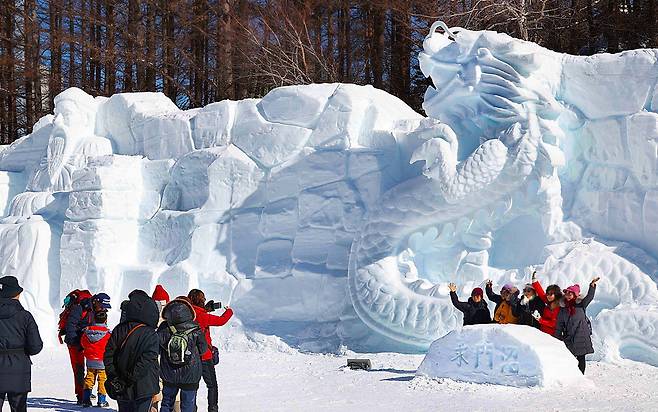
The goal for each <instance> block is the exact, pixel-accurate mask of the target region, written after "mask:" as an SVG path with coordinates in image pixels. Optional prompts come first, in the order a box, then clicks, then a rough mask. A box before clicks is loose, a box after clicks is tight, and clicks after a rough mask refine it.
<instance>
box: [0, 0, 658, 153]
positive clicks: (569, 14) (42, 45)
mask: <svg viewBox="0 0 658 412" xmlns="http://www.w3.org/2000/svg"><path fill="white" fill-rule="evenodd" d="M436 20H443V21H445V22H446V23H447V24H448V26H451V27H452V26H459V27H464V28H468V29H471V30H484V29H487V30H496V31H499V32H506V33H508V34H510V35H512V36H514V37H517V38H520V39H524V40H530V41H533V42H536V43H538V44H540V45H542V46H544V47H547V48H549V49H552V50H555V51H559V52H566V53H570V54H579V55H589V54H594V53H601V52H609V53H615V52H619V51H622V50H628V49H635V48H645V47H658V35H657V31H656V29H657V27H656V26H657V24H658V22H657V21H656V20H657V13H656V1H654V0H632V1H631V0H605V1H593V0H572V1H564V0H550V1H549V0H475V1H472V0H457V1H454V0H453V1H435V0H425V1H412V0H372V1H356V0H49V1H48V0H0V144H7V143H10V142H12V141H14V140H16V139H17V138H19V137H20V136H23V135H25V134H27V133H29V132H30V131H31V127H32V125H33V124H34V123H35V122H36V121H37V120H38V119H39V118H40V117H41V116H43V115H45V114H47V113H51V112H52V110H53V97H54V96H56V95H57V94H58V93H59V92H61V91H62V90H64V89H66V88H67V87H71V86H77V87H80V88H82V89H83V90H85V91H87V92H88V93H90V94H92V95H105V96H109V95H111V94H113V93H118V92H133V91H160V92H163V93H164V94H166V95H167V96H168V97H169V98H171V100H172V101H174V102H175V103H176V104H177V105H178V106H179V107H180V108H181V109H188V108H193V107H200V106H203V105H206V104H208V103H211V102H215V101H220V100H223V99H242V98H246V97H260V96H263V95H264V94H266V93H267V92H268V91H269V90H271V89H272V88H275V87H278V86H284V85H291V84H307V83H323V82H347V83H356V84H372V85H373V86H375V87H378V88H381V89H384V90H386V91H388V92H390V93H392V94H394V95H395V96H397V97H399V98H401V99H402V100H404V101H405V102H406V103H407V104H409V105H411V107H413V108H414V109H416V110H418V111H420V110H421V104H422V101H423V94H424V92H425V89H426V88H427V86H428V84H429V81H428V80H427V79H425V78H424V76H423V75H422V73H421V72H420V69H419V67H418V59H417V55H418V52H419V49H420V48H421V47H422V40H423V38H424V37H425V35H426V34H427V32H428V30H429V27H430V26H431V24H432V23H433V22H434V21H436Z"/></svg>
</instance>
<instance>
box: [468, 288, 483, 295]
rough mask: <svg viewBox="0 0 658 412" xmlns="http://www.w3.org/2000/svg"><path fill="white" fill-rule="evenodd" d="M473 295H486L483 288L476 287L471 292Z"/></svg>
mask: <svg viewBox="0 0 658 412" xmlns="http://www.w3.org/2000/svg"><path fill="white" fill-rule="evenodd" d="M471 296H472V297H473V296H480V297H482V296H484V292H483V291H482V288H475V289H473V291H472V292H471Z"/></svg>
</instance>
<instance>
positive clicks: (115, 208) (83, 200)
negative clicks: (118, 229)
mask: <svg viewBox="0 0 658 412" xmlns="http://www.w3.org/2000/svg"><path fill="white" fill-rule="evenodd" d="M159 207H160V194H159V193H157V192H152V191H146V192H142V193H141V194H135V193H133V194H132V195H131V196H127V195H126V192H123V191H113V190H102V191H101V190H84V191H80V192H71V194H70V196H69V207H68V209H67V210H66V217H68V218H69V219H71V220H73V221H82V220H87V219H117V220H146V219H149V218H151V217H152V216H153V215H154V214H155V213H156V212H157V211H158V209H159Z"/></svg>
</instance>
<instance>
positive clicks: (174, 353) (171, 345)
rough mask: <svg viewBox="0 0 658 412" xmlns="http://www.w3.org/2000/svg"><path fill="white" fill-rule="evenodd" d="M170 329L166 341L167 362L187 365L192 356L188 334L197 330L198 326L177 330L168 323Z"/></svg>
mask: <svg viewBox="0 0 658 412" xmlns="http://www.w3.org/2000/svg"><path fill="white" fill-rule="evenodd" d="M168 327H169V330H170V331H171V337H170V338H169V342H168V343H167V358H168V359H169V363H171V364H172V365H175V366H183V365H187V364H188V363H189V362H190V359H191V358H192V348H191V347H190V335H192V333H193V332H195V331H196V330H198V329H199V328H198V327H193V328H189V329H187V330H178V329H176V327H175V326H173V325H168Z"/></svg>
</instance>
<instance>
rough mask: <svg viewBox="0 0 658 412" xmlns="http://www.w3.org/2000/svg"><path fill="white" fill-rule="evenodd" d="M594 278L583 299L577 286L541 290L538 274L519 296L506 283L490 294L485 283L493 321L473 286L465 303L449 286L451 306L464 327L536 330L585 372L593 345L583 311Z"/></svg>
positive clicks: (591, 295)
mask: <svg viewBox="0 0 658 412" xmlns="http://www.w3.org/2000/svg"><path fill="white" fill-rule="evenodd" d="M598 281H599V278H598V277H597V278H594V279H592V281H591V282H590V284H589V289H588V291H587V294H586V295H585V296H581V294H580V285H578V284H576V285H572V286H569V287H568V288H566V289H564V290H562V289H561V288H560V287H559V286H558V285H550V286H549V287H547V288H546V291H544V288H543V287H542V285H541V283H540V282H539V281H538V280H537V272H533V274H532V283H528V284H526V285H525V287H524V288H523V293H522V294H521V293H520V291H519V290H518V288H516V287H515V286H514V285H512V284H505V285H503V287H502V288H501V290H500V294H497V293H495V292H494V291H493V287H492V285H493V283H492V282H491V280H489V281H487V284H486V287H485V290H486V294H487V297H488V298H489V300H490V301H492V302H494V303H495V304H496V307H495V309H494V313H493V318H492V317H491V313H490V312H489V306H488V305H487V302H486V301H485V300H484V292H483V291H482V288H479V287H476V288H474V289H473V291H472V292H471V297H470V298H469V299H468V301H467V302H462V301H460V300H459V297H458V296H457V286H456V285H455V284H454V283H450V284H449V285H448V287H449V289H450V299H451V300H452V304H453V305H454V306H455V308H457V309H458V310H459V311H460V312H462V313H463V315H464V326H467V325H479V324H487V323H499V324H519V325H527V326H531V327H535V328H538V329H539V330H541V331H542V332H545V333H547V334H549V335H551V336H554V337H555V338H557V339H559V340H561V341H563V342H564V343H565V345H566V347H567V348H568V349H569V351H570V352H571V353H572V354H573V355H574V356H575V357H576V359H577V360H578V368H579V369H580V371H581V372H582V373H583V374H584V373H585V355H587V354H590V353H594V348H593V346H592V338H591V335H592V325H591V323H590V321H589V318H588V317H587V313H586V309H587V306H588V305H589V304H590V302H591V301H592V299H594V294H595V293H596V282H598Z"/></svg>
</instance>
